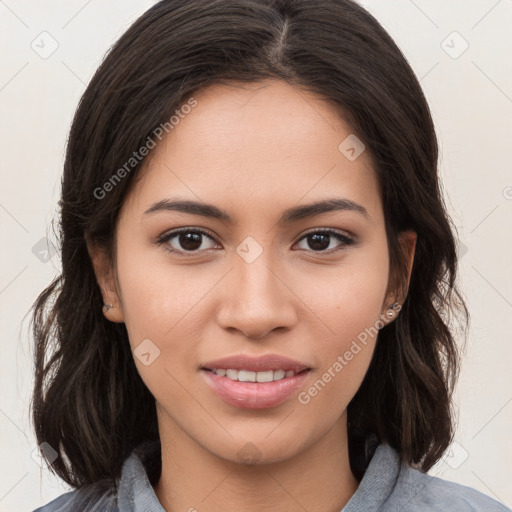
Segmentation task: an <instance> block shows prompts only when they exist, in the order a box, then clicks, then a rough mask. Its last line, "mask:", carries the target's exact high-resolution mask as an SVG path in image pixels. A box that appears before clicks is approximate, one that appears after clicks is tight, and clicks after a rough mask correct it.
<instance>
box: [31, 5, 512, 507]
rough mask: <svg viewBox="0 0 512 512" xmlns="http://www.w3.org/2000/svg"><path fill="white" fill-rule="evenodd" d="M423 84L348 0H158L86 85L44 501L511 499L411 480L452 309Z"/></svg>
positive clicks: (233, 503) (45, 423)
mask: <svg viewBox="0 0 512 512" xmlns="http://www.w3.org/2000/svg"><path fill="white" fill-rule="evenodd" d="M437 156H438V153H437V144H436V136H435V131H434V127H433V123H432V119H431V116H430V112H429V109H428V106H427V104H426V101H425V98H424V96H423V94H422V91H421V88H420V86H419V84H418V81H417V80H416V78H415V76H414V74H413V72H412V71H411V69H410V67H409V65H408V64H407V62H406V60H405V58H404V57H403V55H402V54H401V52H400V51H399V49H398V48H397V46H396V45H395V44H394V42H393V41H392V40H391V39H390V37H389V35H388V34H387V33H386V32H385V31H384V29H383V28H382V27H381V26H380V25H379V24H378V22H377V21H376V20H375V19H374V18H373V17H372V16H371V15H370V14H368V13H367V12H366V11H365V10H364V9H362V8H361V7H360V6H358V5H357V4H356V3H354V2H352V1H349V0H322V1H316V2H310V1H305V0H279V1H270V0H230V1H228V0H214V1H207V0H194V1H191V2H179V1H177V0H163V1H161V2H159V3H158V4H156V5H155V6H154V7H153V8H151V9H150V10H149V11H147V12H146V13H145V14H144V15H143V16H142V17H141V18H140V19H138V20H137V21H136V22H135V23H134V24H133V26H132V27H130V28H129V29H128V31H127V32H126V33H125V34H124V35H123V36H122V37H121V39H120V40H119V41H118V42H117V44H116V45H115V46H114V47H113V48H112V50H111V51H110V52H109V54H108V55H107V57H106V59H105V60H104V62H103V63H102V65H101V66H100V68H99V69H98V71H97V73H96V74H95V76H94V77H93V79H92V81H91V83H90V84H89V86H88V87H87V90H86V91H85V93H84V95H83V97H82V100H81V102H80V105H79V107H78V110H77V112H76V115H75V118H74V121H73V125H72V128H71V132H70V137H69V141H68V147H67V154H66V162H65V169H64V177H63V182H62V201H61V208H62V210H61V229H62V232H61V237H62V262H63V269H62V275H61V276H59V278H57V279H56V280H55V281H54V282H53V283H52V284H51V285H50V286H49V287H48V288H47V289H46V290H45V291H44V292H43V293H42V294H41V296H40V297H39V298H38V300H37V302H36V304H35V307H34V335H35V339H36V358H37V368H36V383H35V390H34V397H33V420H34V424H35V429H36V434H37V438H38V442H39V444H40V445H41V447H42V452H43V453H42V454H43V456H45V457H46V458H47V460H48V462H49V463H50V464H51V466H50V467H51V468H52V470H53V471H54V472H55V473H56V474H57V475H59V476H60V477H61V478H63V479H64V480H65V481H66V482H67V483H68V484H70V485H71V486H73V487H74V488H75V490H74V491H72V492H69V493H66V494H64V495H62V496H60V497H59V498H57V499H56V500H54V501H52V502H51V503H49V504H48V505H46V506H45V507H42V508H40V509H38V510H40V511H45V512H46V511H56V510H60V511H63V510H112V511H114V510H119V511H139V510H144V511H162V510H167V511H171V510H172V511H176V510H188V511H195V510H198V511H201V510H208V511H217V510H223V511H229V510H246V511H247V510H250V511H256V510H267V509H268V510H279V511H281V510H283V511H284V510H308V511H340V510H343V511H345V512H351V511H356V510H401V509H404V510H408V511H411V510H412V511H415V510H422V511H423V510H451V511H452V510H454V511H456V510H486V511H487V510H507V509H506V508H505V507H504V506H503V505H501V504H499V503H498V502H496V501H494V500H493V499H491V498H489V497H487V496H485V495H483V494H481V493H479V492H477V491H476V490H473V489H470V488H467V487H463V486H461V485H458V484H454V483H450V482H446V481H443V480H440V479H438V478H434V477H432V476H429V475H427V474H426V471H428V469H430V468H431V467H432V466H433V465H434V464H435V462H436V461H438V460H439V459H440V458H441V456H442V455H443V453H444V452H445V450H446V449H447V447H448V446H449V444H450V442H451V440H452V435H453V420H452V415H451V410H450V407H451V393H452V389H453V385H454V383H455V379H456V376H457V370H458V357H457V348H456V344H455V340H454V338H453V334H452V332H453V331H452V325H451V323H450V322H449V319H450V318H452V317H456V316H459V317H460V318H462V322H464V320H465V317H466V316H467V311H466V308H465V305H464V302H463V300H462V298H461V296H460V295H459V292H458V290H457V287H456V279H455V277H456V266H457V255H456V250H455V240H454V234H453V228H452V224H451V221H450V219H449V218H448V216H447V213H446V211H445V208H444V205H443V201H442V196H441V192H440V186H439V181H438V175H437Z"/></svg>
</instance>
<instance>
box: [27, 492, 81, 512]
mask: <svg viewBox="0 0 512 512" xmlns="http://www.w3.org/2000/svg"><path fill="white" fill-rule="evenodd" d="M75 493H76V491H70V492H67V493H65V494H61V495H60V496H59V497H57V498H55V499H54V500H52V501H50V502H49V503H47V504H46V505H43V506H42V507H39V508H36V509H35V510H33V511H32V512H61V511H64V510H66V508H68V506H69V503H70V502H71V501H73V498H74V496H75Z"/></svg>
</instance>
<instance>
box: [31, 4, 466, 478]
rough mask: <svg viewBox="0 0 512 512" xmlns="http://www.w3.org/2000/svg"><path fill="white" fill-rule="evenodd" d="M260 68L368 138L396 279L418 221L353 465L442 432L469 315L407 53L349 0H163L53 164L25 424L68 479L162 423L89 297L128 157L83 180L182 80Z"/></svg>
mask: <svg viewBox="0 0 512 512" xmlns="http://www.w3.org/2000/svg"><path fill="white" fill-rule="evenodd" d="M268 78H274V79H280V80H285V81H286V82H288V83H290V84H292V85H294V86H297V87H301V88H303V89H304V90H308V91H311V92H314V93H316V94H318V95H320V96H321V97H323V98H325V99H328V100H329V101H330V102H331V103H332V104H333V105H335V106H338V107H339V108H340V112H344V113H345V115H346V116H347V119H348V120H349V122H350V124H351V127H352V129H353V131H354V133H356V134H357V136H358V137H359V138H360V139H361V140H362V141H363V142H364V144H365V145H366V148H367V149H368V151H369V152H370V154H371V156H372V159H373V162H374V165H375V170H376V173H377V175H378V180H379V184H380V189H381V192H382V201H383V206H384V213H385V222H386V232H387V237H388V244H389V252H390V279H391V281H390V282H391V283H392V284H393V285H394V286H396V289H405V288H406V283H405V280H406V268H405V261H404V258H403V254H402V252H401V250H400V245H399V243H398V238H397V236H398V234H399V233H400V232H401V231H404V230H408V229H411V230H414V231H415V232H416V233H417V235H418V240H417V245H416V254H415V260H414V266H413V270H412V276H411V280H410V284H409V288H408V292H407V296H406V299H405V302H404V303H403V305H402V309H401V311H400V314H399V315H398V317H397V318H396V320H395V321H394V322H392V323H391V324H389V325H387V326H386V327H384V328H383V329H381V331H380V332H379V338H378V342H377V346H376V349H375V352H374V356H373V358H372V361H371V364H370V367H369V370H368V372H367V375H366V377H365V379H364V382H363V383H362V385H361V387H360V389H359V390H358V392H357V394H356V395H355V397H354V398H353V400H352V401H351V403H350V404H349V406H348V421H349V424H348V428H349V449H350V457H351V465H352V468H353V471H354V474H356V475H357V476H358V477H359V478H360V477H361V476H362V474H363V472H364V470H365V467H366V465H367V463H368V446H369V443H370V442H371V440H372V439H373V440H374V441H375V440H376V441H377V442H388V443H389V444H390V445H391V446H392V447H394V448H395V449H396V450H397V451H398V453H399V454H400V457H401V459H402V460H403V461H404V462H406V463H409V464H414V465H417V466H418V467H419V468H420V469H422V470H424V471H426V470H428V469H429V468H430V467H431V466H432V465H433V464H434V463H435V462H436V461H437V460H438V459H439V458H440V457H441V455H442V454H443V452H444V451H445V449H446V448H447V446H448V444H449V443H450V441H451V438H452V435H453V421H452V412H451V394H452V390H453V386H454V383H455V379H456V376H457V370H458V351H457V346H456V343H455V339H454V330H453V327H452V323H451V321H452V320H454V319H455V318H456V317H458V314H459V313H460V314H462V316H463V317H464V318H466V319H467V316H468V314H467V310H466V306H465V304H464V301H463V299H462V297H461V295H460V293H459V291H458V290H457V286H456V280H455V276H456V267H457V253H456V244H455V239H454V231H455V227H454V226H453V225H452V222H451V220H450V218H449V217H448V215H447V212H446V208H445V205H444V203H443V198H442V190H441V188H440V183H439V178H438V171H437V160H438V146H437V140H436V134H435V130H434V126H433V122H432V119H431V115H430V111H429V108H428V105H427V102H426V100H425V97H424V95H423V93H422V90H421V87H420V84H419V83H418V80H417V79H416V77H415V75H414V73H413V71H412V70H411V68H410V67H409V65H408V63H407V61H406V59H405V57H404V56H403V54H402V53H401V52H400V50H399V49H398V47H397V46H396V44H395V43H394V42H393V40H392V39H391V38H390V36H389V35H388V34H387V32H386V31H385V30H384V29H383V28H382V27H381V25H380V24H379V23H378V22H377V21H376V20H375V19H374V18H373V17H372V16H371V15H370V14H369V13H368V12H367V11H366V10H364V9H363V8H362V7H360V6H359V5H358V4H356V3H355V2H353V1H351V0H315V1H311V0H193V1H187V2H183V1H180V0H163V1H161V2H159V3H157V4H156V5H155V6H153V7H152V8H151V9H149V10H148V11H147V12H146V13H145V14H144V15H142V16H141V17H140V18H139V19H138V20H137V21H136V22H135V23H134V24H133V25H132V26H131V27H130V28H129V29H128V30H127V31H126V32H125V34H124V35H123V36H122V37H121V38H120V39H119V41H118V42H117V43H116V44H115V45H114V46H113V48H112V49H111V50H110V51H109V53H108V54H107V56H106V58H105V60H104V61H103V63H102V64H101V66H100V67H99V69H98V70H97V72H96V73H95V75H94V77H93V78H92V80H91V82H90V84H89V85H88V87H87V89H86V91H85V93H84V94H83V96H82V98H81V101H80V104H79V106H78V109H77V111H76V113H75V117H74V120H73V124H72V127H71V131H70V136H69V140H68V145H67V152H66V159H65V165H64V176H63V180H62V199H61V202H60V207H61V212H60V233H59V237H60V249H61V253H62V273H61V275H59V276H58V277H57V278H56V279H55V280H54V281H53V282H52V283H51V284H50V286H49V287H48V288H47V289H46V290H44V291H43V292H42V293H41V295H40V296H39V297H38V299H37V301H36V302H35V304H34V314H33V333H34V337H35V349H36V350H35V388H34V394H33V401H32V404H31V405H32V408H33V412H32V414H33V422H34V426H35V432H36V435H37V440H38V443H43V442H46V443H48V444H49V445H50V446H52V447H53V448H54V449H55V450H57V452H58V454H59V456H58V458H57V459H56V460H55V461H54V462H53V463H52V464H50V467H51V468H52V470H53V471H54V472H55V473H56V474H57V475H59V476H60V477H61V478H63V479H64V480H65V481H66V482H67V483H68V484H70V485H71V486H73V487H82V486H85V485H86V484H93V483H95V484H99V482H103V483H105V482H114V481H115V479H117V478H118V477H119V476H120V471H121V466H122V463H123V461H124V459H125V458H126V457H127V456H128V455H129V454H130V452H131V451H132V450H133V449H134V448H135V447H137V446H139V445H140V444H141V443H143V442H144V441H149V440H152V439H153V440H154V439H158V429H157V421H156V411H155V400H154V398H153V397H152V395H151V394H150V392H149V390H148V389H147V388H146V386H145V385H144V383H143V382H142V380H141V378H140V377H139V374H138V372H137V370H136V367H135V364H134V362H133V356H132V353H131V350H130V345H129V343H128V335H127V331H126V328H125V325H124V324H115V323H112V322H109V321H108V320H106V319H105V317H104V316H103V314H102V304H103V301H102V295H101V292H100V289H99V287H98V284H97V281H96V278H95V274H94V271H93V267H92V264H91V261H90V258H89V254H88V251H87V246H86V236H87V237H89V238H90V239H91V240H92V241H94V242H96V243H98V244H100V245H102V246H103V247H104V248H105V249H106V250H107V251H108V254H109V255H110V256H111V259H112V261H113V262H114V261H115V245H114V242H115V229H116V222H117V218H118V213H119V211H120V208H121V206H122V204H123V201H124V198H125V197H126V194H127V193H128V191H129V190H130V187H131V186H133V183H134V178H135V176H136V175H137V171H138V170H139V169H140V167H141V163H139V164H138V165H136V166H134V167H133V169H132V170H131V171H130V172H127V173H126V176H124V177H123V179H122V180H120V181H119V182H118V183H116V185H115V186H114V187H111V190H109V192H108V193H107V194H104V197H102V198H98V193H97V192H96V193H95V191H97V190H98V187H102V186H103V184H104V183H106V182H107V181H109V179H111V177H112V176H113V174H114V173H115V172H116V171H117V170H118V169H120V168H122V167H123V165H124V164H125V163H126V162H127V161H128V160H129V159H130V157H131V156H132V154H133V152H134V151H137V150H138V149H139V148H140V147H142V146H144V144H145V143H146V141H147V138H148V137H149V136H150V135H151V134H152V133H153V132H154V130H155V128H156V127H158V126H159V125H161V124H162V123H165V122H168V120H169V118H170V116H171V115H172V113H173V112H175V111H176V110H177V109H178V108H179V107H180V106H181V105H182V104H183V103H184V102H186V101H187V100H188V99H189V98H190V97H191V95H192V94H194V93H197V92H198V91H200V90H201V89H204V88H205V87H208V86H209V85H211V84H215V83H225V84H242V83H252V82H258V81H261V80H264V79H268ZM213 129H214V128H213ZM340 142H341V141H340ZM462 323H464V321H463V322H462ZM43 455H45V454H44V453H43Z"/></svg>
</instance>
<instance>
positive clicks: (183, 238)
mask: <svg viewBox="0 0 512 512" xmlns="http://www.w3.org/2000/svg"><path fill="white" fill-rule="evenodd" d="M179 240H180V245H181V247H183V249H185V250H187V251H193V250H195V249H198V248H199V247H200V246H201V234H200V233H182V234H180V239H179Z"/></svg>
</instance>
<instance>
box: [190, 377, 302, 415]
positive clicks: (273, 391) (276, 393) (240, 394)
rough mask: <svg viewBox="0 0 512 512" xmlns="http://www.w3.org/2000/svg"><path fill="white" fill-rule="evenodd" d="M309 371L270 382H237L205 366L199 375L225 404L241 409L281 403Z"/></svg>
mask: <svg viewBox="0 0 512 512" xmlns="http://www.w3.org/2000/svg"><path fill="white" fill-rule="evenodd" d="M231 368H233V367H231ZM240 369H245V368H240ZM283 369H284V368H283ZM253 371H254V370H253ZM310 373H311V370H309V369H307V370H305V371H302V372H301V373H297V374H295V375H293V376H292V377H285V378H284V379H280V380H275V381H272V382H239V381H234V380H231V379H228V378H227V377H222V376H220V375H217V374H216V373H214V372H213V371H211V370H207V369H205V368H201V370H200V374H201V376H202V377H203V378H204V379H205V381H206V383H207V385H208V386H209V387H210V389H211V390H212V391H213V392H214V393H216V394H217V395H218V396H219V397H220V398H221V399H222V400H224V402H226V403H227V404H229V405H232V406H233V407H239V408H242V409H268V408H270V407H276V406H278V405H280V404H282V403H283V402H285V401H286V400H287V399H289V398H290V397H291V396H292V395H293V394H294V393H295V392H296V391H297V390H298V389H299V388H301V387H302V386H303V384H304V382H305V380H306V379H307V378H308V377H309V375H310Z"/></svg>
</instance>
